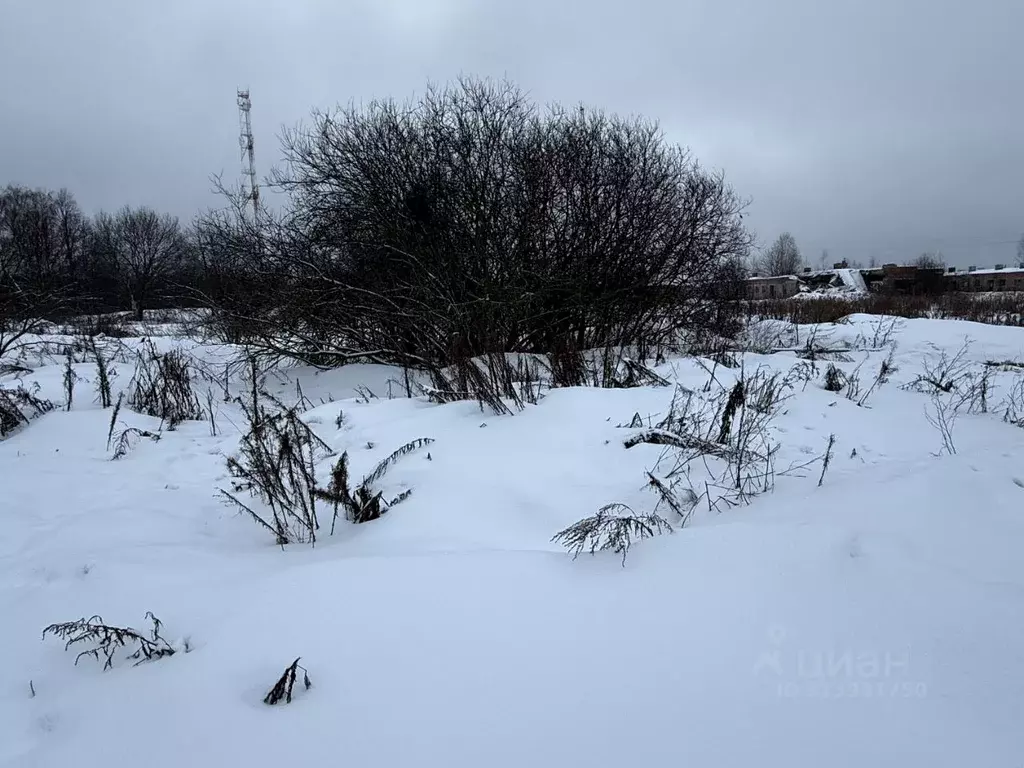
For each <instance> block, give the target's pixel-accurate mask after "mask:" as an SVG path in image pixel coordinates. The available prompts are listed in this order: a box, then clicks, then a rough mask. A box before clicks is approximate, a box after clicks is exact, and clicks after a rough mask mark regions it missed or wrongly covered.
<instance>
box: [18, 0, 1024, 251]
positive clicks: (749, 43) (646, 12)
mask: <svg viewBox="0 0 1024 768" xmlns="http://www.w3.org/2000/svg"><path fill="white" fill-rule="evenodd" d="M460 73H465V74H477V75H487V76H495V77H502V76H506V77H508V78H509V79H511V80H513V81H515V82H516V83H517V84H519V85H520V86H521V87H523V88H525V89H526V90H528V91H529V92H530V93H531V94H532V95H533V96H534V97H535V98H536V99H537V100H538V101H540V102H548V101H553V100H555V101H562V102H566V103H578V102H580V101H582V102H585V103H587V104H589V105H593V106H600V107H603V108H605V109H607V110H608V111H614V112H620V113H641V114H643V115H646V116H649V117H653V118H656V119H657V120H658V121H659V122H660V123H661V125H662V127H663V128H664V130H665V132H666V134H667V135H668V136H669V138H670V139H671V140H673V141H675V142H678V143H681V144H685V145H688V146H689V147H691V148H692V149H693V151H694V153H695V154H696V155H697V156H698V157H699V158H700V159H701V161H702V162H704V163H705V164H706V165H709V166H714V167H717V168H722V169H724V170H725V172H726V174H727V176H728V177H729V179H730V180H731V181H732V183H733V185H734V186H735V187H736V188H737V190H738V191H739V192H741V193H742V194H743V195H745V196H749V197H750V198H752V203H751V208H750V216H749V221H750V222H751V223H752V226H753V227H754V228H755V229H756V231H757V233H758V236H759V240H760V241H761V242H764V243H767V242H768V241H770V240H772V239H774V238H775V237H776V236H777V235H778V234H779V233H780V232H782V231H784V230H790V231H791V232H792V233H793V234H794V235H795V236H796V238H797V241H798V243H799V244H800V245H801V247H802V250H803V251H804V253H805V256H806V257H807V258H808V260H809V261H812V262H813V261H816V260H817V259H818V258H819V256H820V254H821V251H822V249H825V248H827V249H828V250H829V253H830V255H831V257H832V258H833V259H839V258H843V257H846V258H849V259H858V260H861V261H864V262H867V261H868V260H869V259H870V258H871V257H872V256H874V257H875V258H877V259H878V260H879V261H885V260H890V259H895V260H901V261H902V260H904V259H908V258H912V257H913V256H915V255H916V254H918V253H920V252H921V251H923V250H928V249H940V250H942V251H943V252H944V253H945V254H946V256H947V259H949V260H950V261H951V262H953V263H959V264H962V265H967V264H978V265H985V264H991V263H994V262H996V261H1010V260H1012V259H1013V258H1014V257H1015V246H1014V243H1015V242H1016V240H1017V238H1019V237H1020V235H1021V233H1022V231H1024V1H1022V0H959V1H957V0H493V1H491V0H245V1H244V2H243V1H242V0H164V1H163V2H157V1H156V0H0V184H5V183H9V182H14V183H20V184H25V185H29V186H43V187H51V188H57V187H61V186H66V187H68V188H70V189H71V190H72V191H73V192H74V193H75V195H76V196H77V197H78V199H79V201H80V202H81V203H82V205H83V206H84V207H85V208H86V209H87V210H89V211H95V210H98V209H101V208H108V209H109V208H117V207H119V206H121V205H123V204H125V203H131V204H133V205H139V204H146V205H152V206H155V207H158V208H160V209H164V210H168V211H170V212H172V213H175V214H177V215H179V216H181V217H182V218H184V219H191V217H192V214H193V212H194V211H195V210H196V209H198V208H202V207H207V206H210V205H214V204H216V199H215V198H214V197H213V196H212V195H211V193H210V183H209V176H210V175H211V174H212V173H217V172H221V171H223V172H224V175H225V178H227V179H229V180H231V181H235V180H236V179H237V178H238V176H239V158H238V139H237V134H238V120H237V109H236V105H235V89H236V87H237V86H248V87H250V88H251V90H252V101H253V111H252V116H253V121H254V133H255V136H256V157H257V165H258V170H259V172H260V174H261V175H263V174H265V173H266V172H267V171H268V170H269V169H270V167H271V166H272V165H273V164H275V163H277V162H278V161H279V158H280V150H279V146H278V141H277V135H278V134H279V132H280V128H281V127H282V126H283V125H286V124H287V125H291V124H294V123H295V122H297V121H298V120H300V119H302V118H303V117H305V116H306V115H308V113H309V110H310V108H311V107H314V106H319V107H330V106H333V105H335V104H337V103H339V102H340V103H347V102H348V101H350V100H353V99H354V100H356V101H360V100H363V101H365V100H368V99H370V98H373V97H375V96H389V95H392V96H397V97H401V98H405V97H408V96H412V95H415V94H416V93H419V92H422V90H423V88H424V86H425V85H426V84H427V82H428V81H431V80H432V81H436V82H444V81H447V80H450V79H452V78H453V77H455V76H457V75H458V74H460Z"/></svg>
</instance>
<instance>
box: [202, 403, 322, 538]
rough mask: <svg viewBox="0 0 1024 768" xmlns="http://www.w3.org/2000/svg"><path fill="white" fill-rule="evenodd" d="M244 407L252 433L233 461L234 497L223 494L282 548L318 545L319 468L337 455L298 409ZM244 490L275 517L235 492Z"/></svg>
mask: <svg viewBox="0 0 1024 768" xmlns="http://www.w3.org/2000/svg"><path fill="white" fill-rule="evenodd" d="M243 407H244V409H245V413H246V416H247V418H248V420H249V424H250V429H249V431H248V432H247V433H246V434H245V435H244V436H243V437H242V440H241V443H240V446H239V452H238V457H237V458H236V457H234V456H232V457H230V458H228V471H229V472H230V473H231V476H232V477H233V478H234V481H233V483H232V493H229V492H228V491H224V490H221V495H222V496H224V497H225V498H226V499H227V500H228V501H230V502H231V503H233V504H234V505H235V506H237V507H238V508H239V509H241V510H242V511H244V512H245V513H246V514H248V515H249V516H250V517H251V518H252V519H253V520H254V521H255V522H256V523H258V524H259V525H261V526H262V527H264V528H266V529H267V530H268V531H270V532H271V533H272V534H273V535H274V537H275V540H276V542H277V543H278V544H280V545H282V546H284V545H285V544H289V543H292V542H299V543H307V542H308V543H310V544H315V543H316V535H317V531H318V530H319V528H320V521H319V518H318V516H317V482H316V464H317V462H318V461H319V460H320V459H323V458H326V457H328V456H331V455H333V453H334V451H332V450H331V448H330V446H328V445H327V443H325V442H324V441H323V440H321V439H320V438H319V437H318V436H317V435H316V434H315V433H314V432H313V430H312V429H310V428H309V426H308V425H307V424H306V423H305V422H303V421H302V419H300V418H299V413H298V412H297V411H296V409H295V408H289V409H287V410H284V411H279V412H276V413H268V412H266V411H265V410H264V409H263V407H262V406H261V404H260V403H259V402H258V401H257V402H256V403H254V404H250V405H244V404H243ZM241 492H246V493H248V494H249V495H250V497H252V498H257V499H259V500H261V501H262V502H263V504H264V505H266V507H268V508H269V511H270V515H269V517H268V516H266V515H264V514H260V513H259V512H257V511H255V510H254V509H252V508H251V507H250V506H248V505H246V504H244V503H243V502H242V501H240V500H239V499H238V497H237V496H236V495H235V494H237V493H241Z"/></svg>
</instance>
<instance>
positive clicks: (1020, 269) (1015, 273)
mask: <svg viewBox="0 0 1024 768" xmlns="http://www.w3.org/2000/svg"><path fill="white" fill-rule="evenodd" d="M946 280H947V282H948V283H949V285H950V290H953V291H965V292H970V293H974V292H978V291H986V292H987V291H1024V266H1011V267H1006V266H1004V265H1002V264H996V266H995V268H994V269H976V268H974V267H968V269H967V271H966V272H954V271H952V270H950V272H949V273H948V274H947V275H946Z"/></svg>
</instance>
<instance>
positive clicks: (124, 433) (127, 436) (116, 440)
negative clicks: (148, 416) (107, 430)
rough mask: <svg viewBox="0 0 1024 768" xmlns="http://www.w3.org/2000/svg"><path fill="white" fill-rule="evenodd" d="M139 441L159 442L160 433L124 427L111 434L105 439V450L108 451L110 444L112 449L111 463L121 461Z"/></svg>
mask: <svg viewBox="0 0 1024 768" xmlns="http://www.w3.org/2000/svg"><path fill="white" fill-rule="evenodd" d="M111 427H113V425H111ZM141 440H152V441H153V442H154V443H155V442H158V441H159V440H160V433H159V432H150V431H149V430H148V429H139V428H138V427H124V428H123V429H121V430H120V431H119V432H117V433H116V434H115V433H113V432H111V434H110V435H109V436H108V439H107V449H108V450H109V449H110V446H111V444H112V445H113V447H114V453H113V455H112V456H111V457H110V459H111V461H117V460H118V459H123V458H124V457H125V456H127V455H128V453H129V452H130V451H131V450H132V448H134V447H135V446H136V445H138V443H139V441H141Z"/></svg>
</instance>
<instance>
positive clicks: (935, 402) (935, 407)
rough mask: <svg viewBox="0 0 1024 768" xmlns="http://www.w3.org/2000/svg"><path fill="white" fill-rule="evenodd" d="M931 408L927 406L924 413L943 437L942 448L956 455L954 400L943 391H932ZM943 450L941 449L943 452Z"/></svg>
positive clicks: (951, 454)
mask: <svg viewBox="0 0 1024 768" xmlns="http://www.w3.org/2000/svg"><path fill="white" fill-rule="evenodd" d="M929 405H930V406H931V407H930V408H928V407H925V411H924V415H925V418H926V419H928V423H929V424H931V425H932V426H933V427H935V429H936V430H938V432H939V435H940V436H941V438H942V448H943V449H944V450H945V451H946V453H948V454H949V455H950V456H955V455H956V444H955V443H954V441H953V426H954V425H955V423H956V417H957V412H956V408H955V407H954V405H953V403H952V401H951V400H950V399H949V398H948V397H943V394H942V392H941V391H939V390H936V391H935V392H933V393H932V396H931V401H930V403H929ZM941 453H942V451H941V450H940V451H939V454H941Z"/></svg>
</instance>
